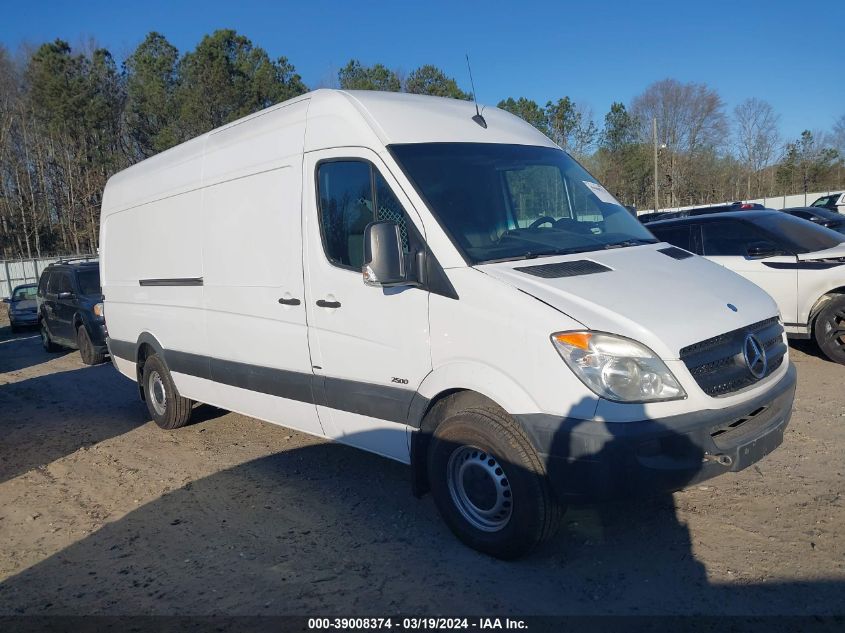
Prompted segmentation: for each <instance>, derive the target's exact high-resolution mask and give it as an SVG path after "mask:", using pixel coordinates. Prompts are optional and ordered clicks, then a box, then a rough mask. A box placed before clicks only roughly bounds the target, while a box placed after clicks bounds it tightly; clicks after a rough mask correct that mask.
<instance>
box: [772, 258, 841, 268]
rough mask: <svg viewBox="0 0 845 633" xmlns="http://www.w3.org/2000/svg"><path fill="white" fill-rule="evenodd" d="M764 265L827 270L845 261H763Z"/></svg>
mask: <svg viewBox="0 0 845 633" xmlns="http://www.w3.org/2000/svg"><path fill="white" fill-rule="evenodd" d="M763 266H766V267H767V268H775V269H777V270H827V269H828V268H836V267H837V266H845V261H841V262H838V261H824V260H811V261H806V260H805V261H800V262H763Z"/></svg>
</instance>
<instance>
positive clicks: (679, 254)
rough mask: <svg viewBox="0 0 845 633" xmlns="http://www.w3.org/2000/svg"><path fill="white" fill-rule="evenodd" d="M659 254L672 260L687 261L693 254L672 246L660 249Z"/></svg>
mask: <svg viewBox="0 0 845 633" xmlns="http://www.w3.org/2000/svg"><path fill="white" fill-rule="evenodd" d="M657 252H658V253H663V254H664V255H666V256H667V257H671V258H672V259H687V258H688V257H692V253H690V252H689V251H685V250H684V249H682V248H678V247H677V246H670V247H669V248H658V249H657Z"/></svg>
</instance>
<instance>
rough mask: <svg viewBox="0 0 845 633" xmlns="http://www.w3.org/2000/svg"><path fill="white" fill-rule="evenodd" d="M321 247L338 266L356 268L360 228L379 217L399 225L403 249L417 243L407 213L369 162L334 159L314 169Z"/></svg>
mask: <svg viewBox="0 0 845 633" xmlns="http://www.w3.org/2000/svg"><path fill="white" fill-rule="evenodd" d="M317 181H318V187H319V218H320V230H321V233H322V237H323V248H324V249H325V252H326V257H328V259H329V261H330V262H331V263H332V264H334V265H335V266H338V267H340V268H349V269H351V270H356V271H360V270H361V266H362V265H363V263H364V229H365V228H366V227H367V225H368V224H370V223H371V222H375V221H380V220H391V221H393V222H396V224H397V225H399V232H400V234H401V237H402V245H403V247H404V249H405V252H411V249H412V248H413V249H417V248H420V247H421V243H422V241H421V239H420V238H419V236H418V234H417V233H416V231H415V230H414V229H413V227H412V225H411V222H410V220H409V218H408V214H407V213H406V212H405V209H404V208H403V207H402V204H401V203H400V202H399V200H398V199H397V198H396V195H395V194H394V193H393V191H392V190H391V188H390V186H389V185H388V184H387V182H386V181H385V180H384V177H383V176H382V175H381V174H380V173H379V172H378V170H377V169H375V168H374V167H373V166H372V165H371V164H370V163H369V162H366V161H363V160H355V159H348V160H334V161H329V162H326V163H323V164H321V165H320V166H319V168H318V170H317Z"/></svg>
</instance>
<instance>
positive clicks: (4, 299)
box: [3, 297, 12, 303]
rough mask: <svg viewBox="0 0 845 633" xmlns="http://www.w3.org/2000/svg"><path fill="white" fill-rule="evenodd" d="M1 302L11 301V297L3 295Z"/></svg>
mask: <svg viewBox="0 0 845 633" xmlns="http://www.w3.org/2000/svg"><path fill="white" fill-rule="evenodd" d="M3 303H12V298H11V297H4V298H3Z"/></svg>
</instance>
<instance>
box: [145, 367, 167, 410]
mask: <svg viewBox="0 0 845 633" xmlns="http://www.w3.org/2000/svg"><path fill="white" fill-rule="evenodd" d="M149 392H150V402H152V405H153V409H155V412H156V413H157V414H158V415H164V413H165V411H167V392H166V391H165V390H164V381H163V380H162V379H161V375H160V374H159V373H158V372H157V371H156V370H153V371H151V372H150V378H149Z"/></svg>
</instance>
